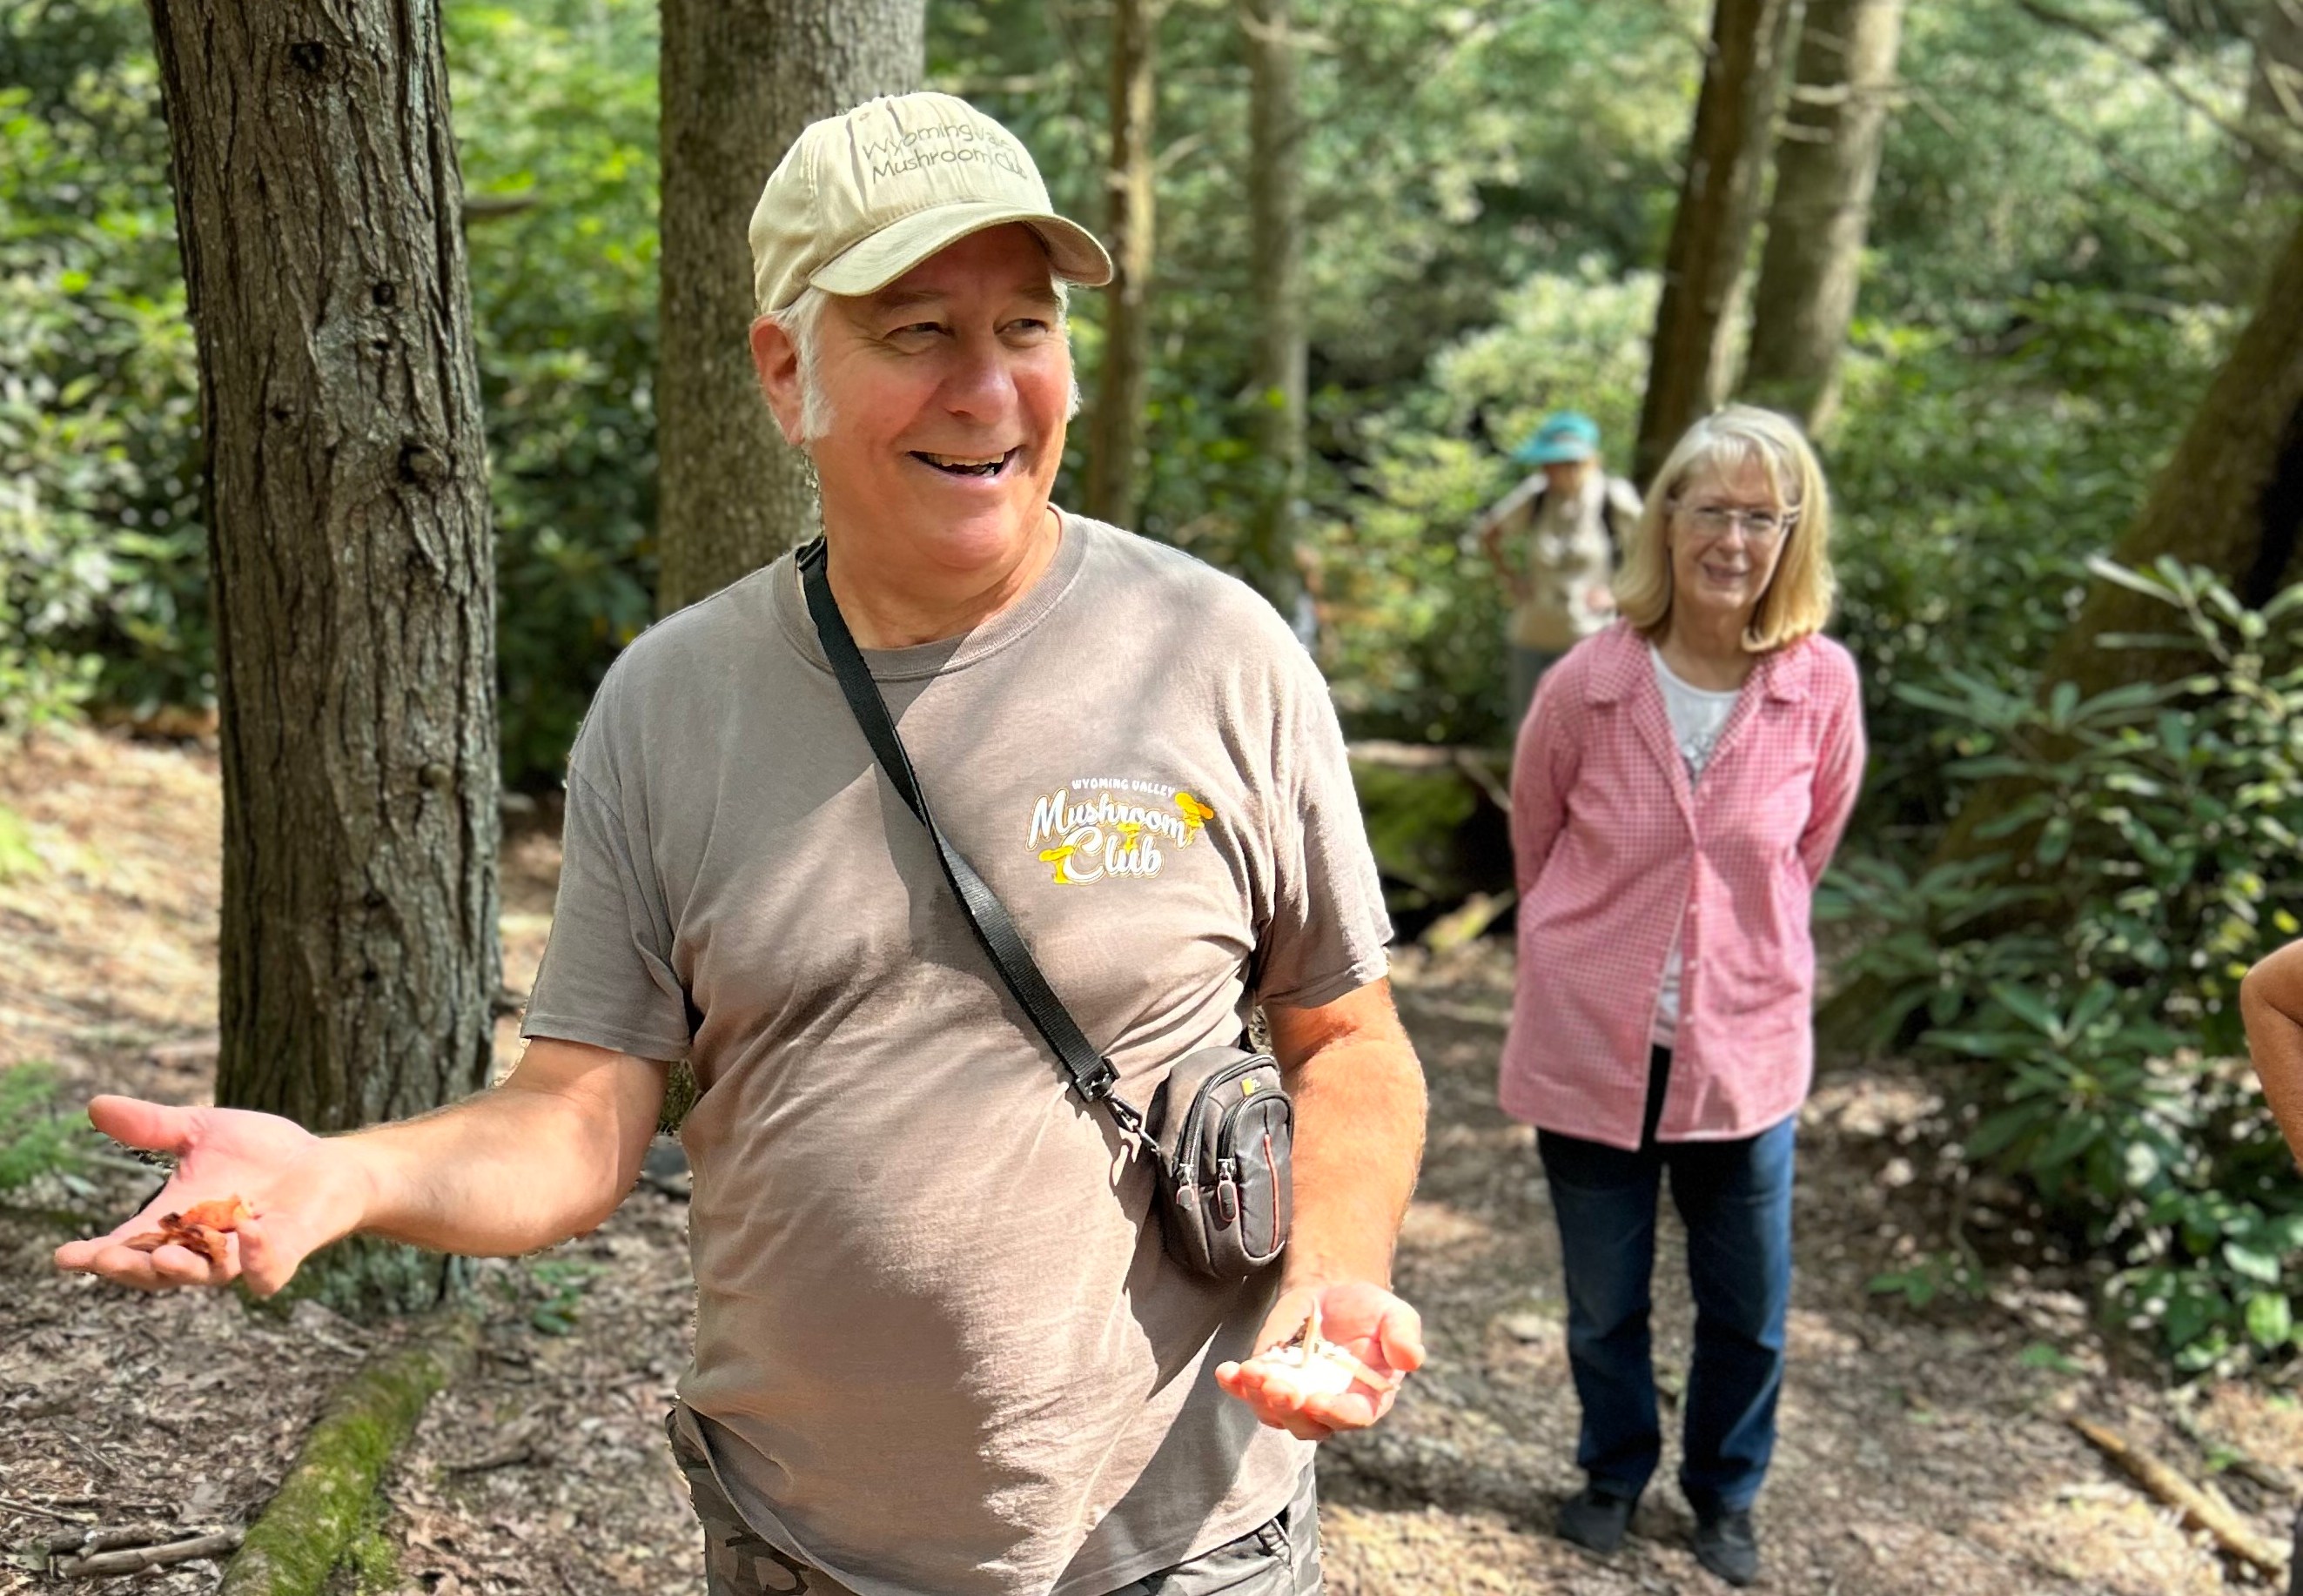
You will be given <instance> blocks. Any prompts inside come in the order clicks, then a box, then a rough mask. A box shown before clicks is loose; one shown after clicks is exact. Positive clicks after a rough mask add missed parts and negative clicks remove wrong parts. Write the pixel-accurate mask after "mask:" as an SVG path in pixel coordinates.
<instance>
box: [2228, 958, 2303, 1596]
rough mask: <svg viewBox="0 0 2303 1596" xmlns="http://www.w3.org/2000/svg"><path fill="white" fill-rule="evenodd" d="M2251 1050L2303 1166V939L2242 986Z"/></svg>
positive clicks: (2292, 1574) (2298, 1585)
mask: <svg viewBox="0 0 2303 1596" xmlns="http://www.w3.org/2000/svg"><path fill="white" fill-rule="evenodd" d="M2239 1012H2240V1020H2241V1022H2242V1023H2244V1024H2245V1026H2247V1051H2248V1057H2249V1058H2251V1059H2252V1060H2254V1061H2255V1073H2256V1076H2257V1078H2258V1079H2260V1080H2261V1081H2262V1082H2263V1095H2264V1097H2265V1100H2266V1101H2267V1102H2269V1103H2270V1105H2271V1117H2272V1119H2273V1121H2274V1122H2275V1123H2276V1124H2277V1125H2278V1127H2279V1133H2280V1135H2281V1136H2284V1137H2286V1139H2287V1148H2288V1151H2289V1152H2290V1153H2293V1154H2294V1155H2295V1163H2296V1167H2297V1168H2299V1169H2303V942H2290V943H2288V944H2287V945H2286V946H2285V947H2283V948H2281V949H2280V950H2277V951H2276V952H2273V953H2267V954H2265V956H2264V957H2263V958H2262V959H2261V961H2260V962H2258V963H2257V965H2256V967H2254V968H2253V969H2251V970H2249V971H2248V973H2247V979H2245V980H2244V981H2241V982H2240V986H2239ZM2294 1541H2295V1556H2294V1558H2293V1560H2292V1562H2291V1563H2290V1566H2289V1568H2288V1573H2287V1596H2303V1511H2299V1512H2298V1513H2297V1514H2296V1517H2295V1529H2294Z"/></svg>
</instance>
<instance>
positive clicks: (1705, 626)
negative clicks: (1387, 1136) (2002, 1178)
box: [1500, 405, 1864, 1585]
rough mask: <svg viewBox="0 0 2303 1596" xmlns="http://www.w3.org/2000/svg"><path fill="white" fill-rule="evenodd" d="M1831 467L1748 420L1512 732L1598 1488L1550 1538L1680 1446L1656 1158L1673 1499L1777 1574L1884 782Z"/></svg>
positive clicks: (1536, 1003)
mask: <svg viewBox="0 0 2303 1596" xmlns="http://www.w3.org/2000/svg"><path fill="white" fill-rule="evenodd" d="M1830 531H1831V511H1830V503H1829V500H1828V497H1827V496H1826V492H1825V488H1824V482H1823V473H1822V471H1821V469H1819V468H1818V465H1817V463H1816V460H1815V455H1814V453H1813V452H1812V451H1810V450H1809V447H1808V444H1807V441H1806V440H1805V439H1804V438H1803V437H1801V435H1800V433H1799V430H1798V429H1797V427H1796V426H1793V424H1792V423H1791V422H1790V421H1788V420H1786V419H1785V418H1783V417H1781V416H1777V415H1775V414H1773V413H1771V412H1768V411H1766V410H1753V409H1750V408H1749V407H1747V406H1741V405H1735V406H1730V407H1728V408H1727V409H1725V410H1721V411H1719V412H1717V414H1715V415H1713V416H1711V417H1709V418H1707V419H1705V420H1703V421H1700V422H1699V423H1697V424H1696V426H1694V427H1693V428H1692V429H1691V430H1690V431H1689V433H1688V434H1687V435H1686V436H1685V437H1684V438H1683V439H1681V440H1680V442H1679V444H1678V446H1677V447H1676V448H1675V449H1674V450H1673V451H1672V452H1671V456H1670V458H1669V459H1668V460H1666V461H1665V463H1664V467H1663V469H1662V470H1661V471H1660V472H1659V473H1658V476H1657V477H1656V482H1655V486H1654V487H1653V489H1652V490H1651V491H1650V492H1649V496H1648V500H1647V506H1646V508H1645V510H1644V511H1642V513H1641V517H1640V519H1639V521H1638V523H1637V527H1636V528H1635V530H1634V532H1633V534H1632V537H1631V539H1630V542H1629V547H1628V548H1627V549H1626V551H1625V559H1624V568H1623V570H1622V571H1621V572H1620V573H1619V575H1618V576H1617V578H1616V582H1615V602H1616V606H1617V610H1618V614H1619V619H1618V620H1617V621H1616V622H1615V625H1613V626H1611V627H1610V628H1609V629H1607V630H1606V631H1604V632H1601V633H1599V635H1598V636H1596V637H1593V638H1588V639H1586V640H1585V641H1584V642H1582V643H1581V644H1578V645H1577V646H1575V647H1574V649H1573V650H1572V651H1571V652H1570V653H1569V654H1567V656H1566V657H1565V659H1564V660H1562V661H1561V662H1560V663H1559V664H1557V665H1556V666H1555V667H1553V668H1552V670H1551V671H1549V672H1548V673H1547V674H1546V675H1545V676H1544V678H1543V680H1542V684H1541V686H1540V689H1539V690H1538V693H1537V696H1536V700H1535V705H1534V708H1533V710H1532V711H1531V714H1529V716H1528V720H1527V722H1526V724H1525V726H1524V727H1523V729H1522V730H1521V732H1520V738H1519V745H1518V750H1517V754H1516V756H1515V759H1514V766H1513V779H1512V832H1513V845H1514V851H1515V853H1516V856H1517V874H1518V879H1519V891H1520V899H1521V904H1520V911H1519V980H1518V992H1517V995H1516V999H1515V1001H1514V1008H1513V1017H1512V1027H1511V1034H1510V1037H1509V1040H1508V1041H1507V1042H1506V1044H1505V1049H1504V1057H1503V1068H1502V1083H1501V1093H1500V1095H1501V1100H1502V1103H1503V1106H1504V1109H1505V1110H1506V1112H1508V1113H1510V1114H1511V1115H1513V1116H1514V1118H1516V1119H1522V1120H1524V1121H1525V1122H1527V1123H1529V1124H1531V1125H1533V1126H1534V1127H1536V1128H1537V1131H1538V1136H1537V1144H1538V1146H1539V1148H1540V1152H1541V1154H1542V1158H1543V1164H1544V1172H1545V1175H1546V1177H1547V1178H1548V1182H1549V1184H1550V1187H1551V1196H1552V1207H1553V1210H1554V1212H1555V1213H1556V1216H1557V1219H1558V1222H1559V1234H1560V1248H1561V1254H1562V1257H1563V1261H1564V1263H1565V1272H1566V1279H1567V1304H1568V1337H1567V1339H1568V1355H1569V1362H1570V1364H1571V1366H1572V1369H1573V1374H1574V1377H1575V1389H1576V1395H1577V1397H1578V1398H1579V1399H1580V1401H1581V1403H1582V1433H1581V1436H1580V1439H1579V1441H1578V1445H1577V1448H1576V1462H1577V1463H1578V1465H1580V1466H1581V1467H1582V1470H1583V1472H1584V1474H1585V1476H1586V1484H1585V1487H1584V1489H1583V1490H1582V1491H1580V1492H1579V1493H1578V1494H1577V1495H1575V1496H1574V1497H1573V1498H1571V1499H1568V1500H1567V1501H1566V1502H1565V1504H1563V1505H1562V1507H1561V1508H1560V1515H1559V1529H1560V1533H1561V1534H1563V1535H1564V1536H1565V1537H1566V1538H1567V1539H1569V1540H1571V1541H1575V1542H1576V1543H1578V1544H1579V1545H1582V1546H1585V1547H1588V1548H1590V1549H1591V1550H1597V1551H1602V1552H1605V1551H1611V1550H1614V1549H1615V1547H1616V1546H1617V1545H1618V1544H1619V1543H1620V1542H1621V1541H1622V1540H1623V1537H1624V1532H1625V1530H1626V1529H1627V1528H1628V1526H1629V1525H1630V1523H1631V1519H1632V1510H1633V1508H1634V1507H1636V1506H1637V1504H1638V1500H1639V1497H1640V1493H1641V1490H1644V1489H1645V1488H1646V1485H1647V1483H1648V1481H1649V1477H1650V1476H1651V1475H1652V1474H1653V1473H1654V1472H1655V1469H1656V1466H1657V1463H1658V1458H1659V1456H1660V1450H1661V1431H1660V1426H1659V1423H1658V1416H1657V1407H1656V1394H1655V1375H1654V1370H1653V1367H1652V1364H1651V1362H1650V1358H1649V1334H1648V1305H1649V1278H1650V1275H1651V1274H1652V1272H1653V1268H1654V1256H1655V1216H1656V1202H1657V1195H1658V1189H1659V1186H1660V1184H1661V1180H1662V1177H1663V1175H1664V1172H1665V1171H1666V1170H1668V1171H1669V1172H1670V1176H1671V1190H1672V1200H1673V1202H1674V1203H1675V1204H1676V1205H1677V1207H1678V1209H1679V1211H1680V1213H1681V1215H1682V1217H1683V1219H1684V1220H1685V1221H1686V1224H1687V1230H1688V1269H1689V1274H1690V1277H1691V1284H1692V1287H1693V1290H1694V1296H1695V1305H1696V1323H1695V1352H1694V1365H1693V1368H1692V1370H1691V1372H1690V1374H1689V1378H1688V1381H1687V1393H1686V1402H1685V1433H1684V1438H1683V1460H1682V1463H1681V1466H1680V1474H1679V1479H1680V1486H1681V1489H1682V1490H1683V1492H1684V1493H1685V1495H1686V1497H1687V1499H1688V1504H1689V1506H1690V1507H1692V1508H1693V1509H1694V1511H1695V1516H1696V1537H1695V1550H1696V1556H1697V1558H1698V1559H1699V1560H1700V1561H1701V1562H1702V1564H1703V1565H1704V1566H1706V1567H1707V1568H1709V1569H1710V1570H1711V1571H1712V1572H1713V1573H1715V1574H1717V1575H1719V1576H1720V1577H1721V1578H1723V1579H1725V1580H1726V1581H1727V1582H1728V1583H1731V1584H1738V1585H1740V1584H1748V1583H1750V1581H1751V1580H1752V1579H1753V1578H1755V1577H1756V1576H1757V1575H1758V1571H1759V1546H1758V1542H1757V1541H1756V1538H1755V1537H1754V1534H1753V1532H1752V1528H1751V1517H1750V1509H1751V1504H1752V1501H1753V1499H1755V1498H1756V1497H1757V1496H1758V1494H1759V1486H1760V1482H1761V1480H1762V1479H1763V1477H1764V1476H1765V1474H1766V1472H1767V1460H1768V1457H1769V1455H1770V1453H1771V1451H1772V1449H1773V1447H1774V1442H1775V1415H1776V1396H1777V1393H1778V1392H1779V1391H1780V1389H1781V1388H1782V1383H1783V1370H1784V1314H1785V1311H1786V1308H1787V1306H1788V1304H1789V1301H1790V1293H1791V1186H1792V1163H1793V1156H1792V1142H1793V1123H1794V1120H1795V1119H1796V1117H1797V1112H1798V1110H1799V1106H1800V1103H1801V1101H1802V1100H1803V1099H1804V1098H1805V1097H1806V1095H1807V1091H1808V1084H1809V1077H1810V1075H1811V1073H1812V1066H1813V1056H1814V1043H1813V1036H1812V1033H1811V1030H1810V1024H1809V1016H1810V1012H1811V1009H1812V1007H1813V998H1814V990H1815V955H1814V949H1813V945H1812V943H1811V942H1810V941H1809V932H1808V916H1809V904H1810V901H1811V899H1812V897H1813V893H1814V888H1815V884H1816V882H1817V881H1818V878H1820V877H1821V876H1822V874H1823V870H1824V866H1825V865H1826V863H1827V862H1828V861H1829V859H1830V857H1831V853H1832V849H1834V848H1835V846H1836V845H1837V843H1838V841H1839V837H1840V833H1841V832H1842V831H1843V829H1844V828H1845V826H1846V823H1847V816H1848V812H1849V811H1850V810H1851V809H1852V807H1853V806H1854V802H1855V795H1856V790H1857V788H1858V786H1859V785H1860V781H1861V776H1862V771H1863V757H1864V747H1863V725H1862V714H1861V708H1860V701H1859V697H1858V693H1857V685H1856V677H1855V665H1854V662H1853V661H1852V659H1851V658H1850V657H1849V655H1848V654H1847V652H1846V650H1845V649H1843V648H1842V647H1840V646H1839V645H1837V644H1836V643H1834V642H1831V641H1829V640H1828V639H1826V638H1824V637H1823V636H1822V635H1821V629H1822V627H1823V625H1824V622H1825V621H1826V619H1828V617H1829V615H1830V612H1831V601H1832V576H1831V562H1830V559H1829V555H1828V552H1827V545H1828V544H1829V540H1830Z"/></svg>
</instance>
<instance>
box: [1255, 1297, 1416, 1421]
mask: <svg viewBox="0 0 2303 1596" xmlns="http://www.w3.org/2000/svg"><path fill="white" fill-rule="evenodd" d="M1314 1304H1316V1305H1318V1307H1319V1310H1320V1335H1321V1336H1322V1337H1324V1338H1326V1339H1328V1340H1329V1341H1332V1342H1334V1343H1336V1344H1337V1345H1338V1346H1340V1347H1343V1348H1344V1349H1345V1350H1346V1351H1347V1352H1349V1353H1350V1354H1352V1355H1353V1356H1354V1357H1356V1358H1358V1359H1359V1361H1360V1362H1361V1363H1362V1364H1366V1365H1367V1366H1368V1368H1369V1369H1370V1370H1371V1371H1372V1372H1375V1373H1377V1374H1379V1375H1383V1376H1385V1377H1387V1378H1389V1379H1391V1380H1392V1381H1394V1385H1393V1387H1392V1388H1390V1389H1381V1390H1378V1389H1371V1387H1369V1386H1367V1385H1366V1384H1364V1383H1355V1384H1354V1385H1353V1387H1352V1388H1351V1389H1349V1390H1347V1391H1345V1392H1343V1393H1341V1394H1340V1395H1337V1396H1332V1397H1330V1396H1320V1395H1312V1396H1304V1395H1302V1394H1300V1393H1299V1392H1297V1391H1295V1390H1294V1389H1290V1382H1288V1381H1286V1380H1285V1379H1270V1378H1266V1377H1265V1375H1264V1373H1263V1372H1262V1371H1261V1369H1259V1368H1258V1367H1257V1366H1256V1364H1254V1363H1253V1361H1250V1362H1249V1363H1245V1364H1218V1365H1217V1367H1216V1383H1217V1384H1218V1385H1219V1386H1221V1387H1222V1388H1223V1389H1225V1390H1227V1391H1228V1392H1229V1393H1231V1395H1233V1396H1235V1397H1236V1398H1239V1399H1240V1400H1241V1401H1243V1402H1244V1403H1246V1404H1247V1405H1248V1406H1250V1407H1252V1408H1253V1409H1254V1410H1255V1416H1256V1417H1257V1418H1259V1419H1261V1420H1262V1421H1263V1422H1264V1423H1267V1424H1270V1425H1271V1426H1272V1427H1273V1428H1275V1429H1278V1430H1285V1431H1287V1432H1288V1433H1289V1434H1290V1435H1293V1436H1295V1437H1296V1438H1297V1439H1299V1440H1327V1439H1328V1437H1329V1436H1330V1435H1333V1434H1334V1433H1335V1432H1336V1431H1339V1430H1364V1429H1366V1428H1367V1427H1368V1426H1369V1425H1371V1424H1372V1423H1375V1422H1376V1421H1377V1420H1378V1419H1380V1418H1381V1417H1383V1415H1384V1414H1387V1413H1388V1412H1390V1411H1391V1404H1392V1399H1393V1398H1394V1397H1395V1396H1396V1395H1397V1390H1396V1381H1397V1380H1398V1379H1399V1378H1401V1377H1404V1376H1405V1375H1407V1374H1409V1373H1412V1372H1413V1371H1415V1370H1417V1369H1419V1368H1421V1367H1422V1365H1423V1322H1422V1319H1421V1317H1420V1316H1419V1315H1418V1314H1417V1313H1416V1312H1415V1310H1414V1309H1413V1308H1412V1307H1410V1306H1408V1305H1407V1304H1405V1303H1404V1302H1402V1301H1401V1300H1400V1299H1399V1298H1398V1297H1396V1296H1393V1295H1392V1294H1391V1293H1390V1292H1388V1291H1386V1290H1384V1289H1383V1288H1381V1287H1379V1286H1376V1285H1372V1284H1371V1283H1369V1282H1367V1281H1364V1280H1348V1281H1343V1282H1340V1283H1336V1284H1328V1285H1320V1286H1302V1287H1298V1288H1295V1290H1292V1291H1288V1292H1285V1293H1283V1294H1281V1296H1280V1298H1279V1300H1278V1302H1277V1303H1275V1304H1273V1305H1272V1309H1271V1313H1270V1317H1268V1318H1267V1319H1266V1320H1265V1321H1264V1324H1263V1333H1262V1334H1261V1335H1260V1336H1259V1337H1257V1338H1256V1343H1255V1350H1256V1351H1257V1353H1259V1354H1261V1353H1263V1352H1267V1351H1269V1350H1270V1348H1272V1347H1277V1346H1278V1345H1279V1344H1280V1343H1281V1342H1283V1341H1285V1340H1286V1339H1287V1338H1289V1337H1291V1336H1293V1335H1294V1334H1295V1332H1296V1330H1298V1329H1299V1328H1300V1327H1301V1326H1302V1325H1303V1322H1304V1320H1305V1319H1306V1318H1307V1317H1308V1316H1309V1315H1310V1313H1311V1311H1312V1306H1313V1305H1314Z"/></svg>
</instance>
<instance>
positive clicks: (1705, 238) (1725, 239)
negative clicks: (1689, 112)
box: [1632, 0, 1797, 484]
mask: <svg viewBox="0 0 2303 1596" xmlns="http://www.w3.org/2000/svg"><path fill="white" fill-rule="evenodd" d="M1796 9H1797V0H1717V4H1715V6H1714V8H1713V10H1712V13H1711V44H1710V52H1709V58H1708V61H1707V62H1706V63H1705V65H1704V69H1703V89H1702V92H1701V93H1700V95H1699V96H1698V97H1697V99H1696V102H1695V127H1694V131H1693V132H1692V133H1691V135H1690V137H1689V139H1688V150H1687V170H1686V173H1685V175H1684V176H1683V178H1682V180H1681V182H1680V190H1679V208H1678V210H1677V212H1676V213H1675V215H1674V216H1673V218H1672V226H1671V241H1670V243H1669V245H1668V246H1666V249H1665V252H1664V266H1663V296H1662V299H1661V300H1660V301H1659V302H1658V305H1657V307H1656V326H1655V339H1654V346H1653V351H1652V354H1651V355H1650V357H1649V368H1648V390H1647V397H1646V401H1645V402H1644V403H1643V404H1642V405H1641V410H1640V435H1639V443H1638V447H1637V449H1636V451H1635V452H1634V454H1633V461H1632V464H1633V472H1634V474H1635V475H1636V476H1637V477H1638V479H1639V480H1640V482H1641V483H1642V484H1645V483H1647V482H1649V481H1650V480H1651V479H1652V478H1653V477H1654V476H1655V473H1656V470H1657V469H1658V467H1660V466H1661V465H1662V464H1663V461H1664V457H1665V456H1666V454H1668V453H1670V452H1671V446H1672V445H1673V444H1674V443H1677V442H1678V441H1679V437H1680V435H1681V434H1682V433H1683V432H1685V431H1686V430H1687V429H1688V427H1689V426H1691V425H1693V424H1694V422H1695V421H1696V419H1697V418H1699V417H1701V416H1703V415H1705V414H1707V413H1708V412H1709V411H1710V410H1713V409H1715V408H1717V405H1718V403H1719V401H1720V399H1721V397H1722V396H1723V395H1724V394H1725V392H1726V385H1725V376H1726V372H1727V360H1726V358H1725V348H1726V347H1727V342H1726V341H1727V340H1728V338H1729V336H1730V334H1731V333H1732V331H1733V325H1732V317H1730V314H1729V310H1730V307H1731V305H1732V303H1733V301H1734V297H1735V284H1736V280H1737V278H1738V277H1739V276H1740V275H1741V274H1742V270H1743V260H1744V257H1745V256H1746V255H1747V254H1748V253H1749V252H1750V240H1751V229H1752V226H1753V224H1755V223H1756V222H1757V221H1758V219H1759V179H1760V176H1761V173H1762V171H1763V169H1764V166H1765V163H1766V159H1767V137H1768V133H1769V131H1770V130H1771V127H1772V124H1773V122H1774V120H1775V112H1776V99H1777V97H1779V95H1780V93H1781V90H1782V88H1783V76H1784V72H1783V63H1784V53H1785V48H1786V46H1787V45H1788V43H1789V41H1790V38H1791V29H1792V21H1793V13H1794V12H1795V11H1796Z"/></svg>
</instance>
